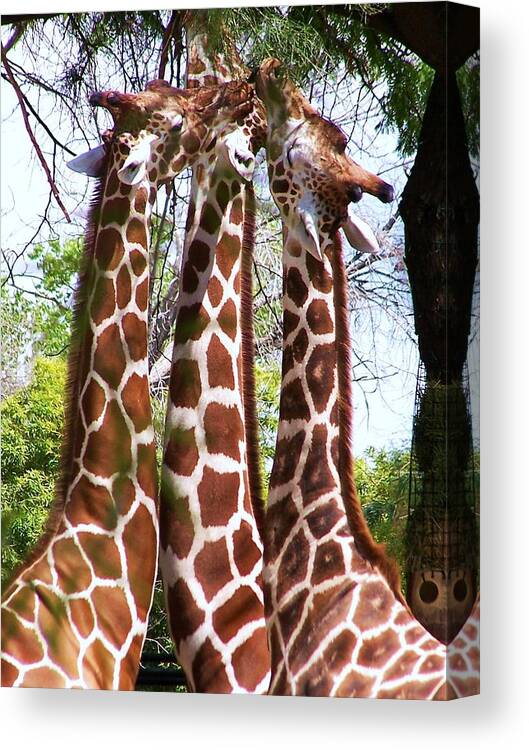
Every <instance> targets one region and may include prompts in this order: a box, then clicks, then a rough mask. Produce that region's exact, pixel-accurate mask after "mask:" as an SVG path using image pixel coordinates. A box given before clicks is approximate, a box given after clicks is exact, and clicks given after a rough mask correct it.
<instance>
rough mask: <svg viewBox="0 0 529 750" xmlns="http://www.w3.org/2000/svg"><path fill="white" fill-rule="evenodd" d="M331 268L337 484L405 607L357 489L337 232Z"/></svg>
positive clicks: (356, 531)
mask: <svg viewBox="0 0 529 750" xmlns="http://www.w3.org/2000/svg"><path fill="white" fill-rule="evenodd" d="M331 256H332V261H331V262H332V271H333V281H334V283H333V294H334V307H335V315H336V367H337V373H338V410H339V434H340V441H339V446H340V447H339V452H338V467H339V475H340V488H341V494H342V498H343V503H344V507H345V513H346V516H347V521H348V523H349V528H350V530H351V533H352V534H353V537H354V540H355V544H356V546H357V548H358V551H359V552H360V554H361V555H362V556H363V557H364V558H365V559H366V560H367V561H368V562H369V563H371V565H373V566H374V567H376V568H378V570H379V571H380V572H381V574H382V575H383V576H384V577H385V578H386V580H387V582H388V584H389V586H390V588H391V590H392V591H393V593H394V594H395V596H396V597H397V599H398V600H399V602H400V603H401V604H402V605H403V606H404V607H406V609H409V608H408V605H407V603H406V600H405V599H404V596H403V594H402V591H401V587H400V575H399V569H398V565H397V563H396V562H395V561H394V560H392V559H391V558H389V557H388V555H387V553H386V550H385V545H383V544H378V543H377V542H375V540H374V539H373V536H372V534H371V531H370V530H369V526H368V525H367V522H366V519H365V516H364V513H363V511H362V505H361V503H360V499H359V497H358V494H357V491H356V483H355V478H354V461H353V453H352V434H353V401H352V386H351V372H352V364H351V340H350V332H349V304H348V298H349V293H348V288H347V276H346V273H345V266H344V261H343V251H342V242H341V238H340V236H339V234H338V232H337V233H336V234H335V235H334V237H333V252H332V253H331Z"/></svg>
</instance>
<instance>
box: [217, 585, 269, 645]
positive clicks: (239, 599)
mask: <svg viewBox="0 0 529 750" xmlns="http://www.w3.org/2000/svg"><path fill="white" fill-rule="evenodd" d="M262 617H263V605H262V604H261V602H260V601H259V599H258V598H257V596H256V595H255V592H254V591H252V589H251V588H250V587H249V586H241V587H240V588H238V589H237V590H236V592H235V593H234V594H233V596H232V597H231V598H230V599H228V601H227V602H226V603H225V604H223V605H222V606H221V607H219V608H218V609H217V610H216V612H215V613H214V614H213V629H214V631H215V633H216V634H217V635H218V636H219V638H220V639H221V641H223V643H228V642H229V641H231V639H232V638H233V637H234V636H236V635H237V633H238V632H239V631H240V629H241V628H242V627H243V625H245V624H246V623H248V622H252V621H253V620H259V619H261V618H262Z"/></svg>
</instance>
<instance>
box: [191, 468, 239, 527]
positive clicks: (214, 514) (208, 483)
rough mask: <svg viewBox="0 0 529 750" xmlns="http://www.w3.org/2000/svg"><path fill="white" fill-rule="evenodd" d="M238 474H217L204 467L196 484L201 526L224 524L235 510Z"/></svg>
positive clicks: (237, 493) (236, 505) (237, 494)
mask: <svg viewBox="0 0 529 750" xmlns="http://www.w3.org/2000/svg"><path fill="white" fill-rule="evenodd" d="M239 484H240V480H239V475H238V474H235V473H229V474H219V473H218V472H216V471H214V470H213V469H210V468H209V466H205V467H204V472H203V474H202V480H201V481H200V484H199V485H198V500H199V504H200V517H201V518H202V525H203V526H225V525H227V524H228V521H229V520H230V518H231V517H232V516H233V515H234V514H235V513H236V512H237V507H238V496H239Z"/></svg>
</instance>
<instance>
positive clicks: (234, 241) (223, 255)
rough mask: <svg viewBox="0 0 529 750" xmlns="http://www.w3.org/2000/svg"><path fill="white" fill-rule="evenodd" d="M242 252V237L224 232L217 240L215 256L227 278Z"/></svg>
mask: <svg viewBox="0 0 529 750" xmlns="http://www.w3.org/2000/svg"><path fill="white" fill-rule="evenodd" d="M240 254H241V239H240V237H238V236H237V235H231V234H228V233H227V232H224V233H223V234H222V236H221V238H220V240H219V241H218V242H217V247H216V250H215V258H216V261H217V265H218V267H219V268H220V271H221V273H222V275H223V276H224V278H225V279H229V278H230V275H231V271H232V268H233V266H234V264H235V262H236V261H237V260H238V259H239V256H240Z"/></svg>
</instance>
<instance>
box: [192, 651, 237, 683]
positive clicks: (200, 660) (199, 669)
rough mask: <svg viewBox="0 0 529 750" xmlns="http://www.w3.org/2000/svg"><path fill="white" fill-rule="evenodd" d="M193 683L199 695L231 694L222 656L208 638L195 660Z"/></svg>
mask: <svg viewBox="0 0 529 750" xmlns="http://www.w3.org/2000/svg"><path fill="white" fill-rule="evenodd" d="M193 681H194V683H195V686H196V690H197V692H198V693H203V692H208V693H231V692H232V687H231V685H230V681H229V680H228V676H227V674H226V669H225V668H224V665H223V663H222V655H221V654H220V653H219V652H218V651H217V650H216V649H215V648H214V646H213V644H212V643H211V641H210V639H209V638H207V639H206V641H204V643H203V644H202V646H201V647H200V649H199V650H198V652H197V654H196V656H195V658H194V660H193Z"/></svg>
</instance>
